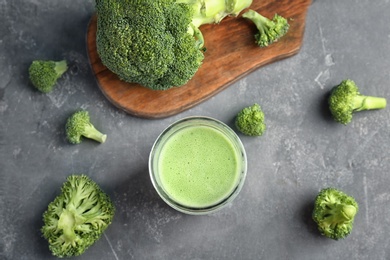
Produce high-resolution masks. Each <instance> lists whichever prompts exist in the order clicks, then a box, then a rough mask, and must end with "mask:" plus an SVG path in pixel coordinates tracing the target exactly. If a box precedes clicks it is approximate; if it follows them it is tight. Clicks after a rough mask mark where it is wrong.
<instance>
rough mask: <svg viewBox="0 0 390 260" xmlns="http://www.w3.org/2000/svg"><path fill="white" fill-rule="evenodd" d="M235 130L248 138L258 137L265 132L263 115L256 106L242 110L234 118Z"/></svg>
mask: <svg viewBox="0 0 390 260" xmlns="http://www.w3.org/2000/svg"><path fill="white" fill-rule="evenodd" d="M235 125H236V127H237V129H238V130H239V131H240V132H241V133H243V134H245V135H249V136H260V135H262V134H263V133H264V131H265V128H266V126H265V123H264V113H263V111H262V110H261V107H260V106H259V105H258V104H254V105H252V106H250V107H246V108H244V109H242V110H241V111H240V112H239V113H238V114H237V116H236V120H235Z"/></svg>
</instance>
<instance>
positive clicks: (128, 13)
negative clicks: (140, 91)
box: [96, 0, 252, 90]
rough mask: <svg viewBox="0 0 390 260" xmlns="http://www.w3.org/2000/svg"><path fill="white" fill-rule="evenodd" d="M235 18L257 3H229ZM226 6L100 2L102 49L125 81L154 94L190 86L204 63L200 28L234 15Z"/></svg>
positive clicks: (155, 0) (182, 1)
mask: <svg viewBox="0 0 390 260" xmlns="http://www.w3.org/2000/svg"><path fill="white" fill-rule="evenodd" d="M227 2H228V3H229V8H230V9H231V10H230V11H231V13H237V12H239V11H240V10H238V9H239V8H241V7H242V8H245V6H243V4H242V2H244V3H246V4H247V5H249V4H250V3H251V2H252V0H243V1H241V2H240V1H238V0H229V1H227ZM227 10H228V9H227V6H226V1H225V0H144V1H129V0H96V12H97V34H96V47H97V52H98V54H99V57H100V59H101V61H102V63H103V64H104V65H105V66H106V67H107V68H108V69H109V70H110V71H112V72H113V73H114V74H116V75H117V76H118V77H119V78H120V79H121V80H124V81H126V82H130V83H138V84H140V85H142V86H145V87H148V88H150V89H153V90H166V89H169V88H172V87H175V86H176V87H180V86H182V85H185V84H186V83H187V82H188V81H189V80H190V79H191V78H192V77H193V76H194V75H195V73H196V72H197V71H198V69H199V67H200V66H201V64H202V62H203V59H204V54H203V50H204V46H203V45H204V39H203V35H202V33H201V31H200V30H199V28H198V27H199V26H200V25H202V24H205V23H212V22H217V21H218V22H219V21H220V19H222V18H223V17H225V16H226V15H228V12H227Z"/></svg>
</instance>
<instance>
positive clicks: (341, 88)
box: [328, 79, 386, 125]
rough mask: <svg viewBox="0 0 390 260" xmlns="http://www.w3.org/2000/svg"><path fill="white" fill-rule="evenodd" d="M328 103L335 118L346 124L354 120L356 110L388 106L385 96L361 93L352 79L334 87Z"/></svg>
mask: <svg viewBox="0 0 390 260" xmlns="http://www.w3.org/2000/svg"><path fill="white" fill-rule="evenodd" d="M328 103H329V109H330V112H331V113H332V116H333V118H334V120H336V121H337V122H339V123H341V124H344V125H346V124H348V123H350V122H351V121H352V117H353V113H354V112H357V111H362V110H371V109H382V108H385V107H386V99H385V98H382V97H372V96H364V95H362V94H360V93H359V89H358V87H357V85H356V84H355V82H354V81H352V80H350V79H346V80H343V81H342V82H341V83H340V84H339V85H337V86H335V87H333V89H332V90H331V92H330V96H329V99H328Z"/></svg>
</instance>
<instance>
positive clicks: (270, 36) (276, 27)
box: [242, 10, 290, 47]
mask: <svg viewBox="0 0 390 260" xmlns="http://www.w3.org/2000/svg"><path fill="white" fill-rule="evenodd" d="M242 17H244V18H246V19H249V20H251V21H252V22H253V23H254V24H255V25H256V28H257V33H256V34H255V40H256V41H255V42H256V44H257V45H259V47H266V46H268V45H270V44H271V43H273V42H276V41H278V40H279V39H280V38H281V37H282V36H284V35H285V34H286V33H287V31H288V29H289V28H290V25H289V24H288V21H287V19H286V18H284V17H283V16H280V15H278V14H275V15H274V17H273V18H272V20H271V19H268V18H266V17H264V16H262V15H261V14H259V13H258V12H256V11H254V10H248V11H246V12H245V13H243V14H242Z"/></svg>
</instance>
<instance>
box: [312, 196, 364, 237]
mask: <svg viewBox="0 0 390 260" xmlns="http://www.w3.org/2000/svg"><path fill="white" fill-rule="evenodd" d="M358 210H359V207H358V204H357V202H356V201H355V199H354V198H353V197H351V196H349V195H347V194H345V193H344V192H342V191H340V190H337V189H335V188H325V189H322V190H321V191H320V192H319V193H318V195H317V197H316V199H315V202H314V210H313V220H314V221H315V222H316V223H317V225H318V230H319V231H320V232H321V234H322V235H324V236H326V237H328V238H331V239H334V240H338V239H341V238H345V237H346V236H348V235H349V234H350V233H351V231H352V227H353V221H354V218H355V215H356V213H357V212H358Z"/></svg>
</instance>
